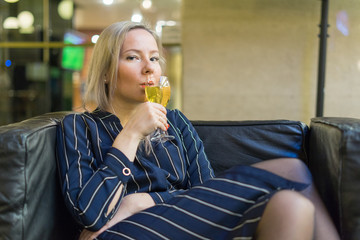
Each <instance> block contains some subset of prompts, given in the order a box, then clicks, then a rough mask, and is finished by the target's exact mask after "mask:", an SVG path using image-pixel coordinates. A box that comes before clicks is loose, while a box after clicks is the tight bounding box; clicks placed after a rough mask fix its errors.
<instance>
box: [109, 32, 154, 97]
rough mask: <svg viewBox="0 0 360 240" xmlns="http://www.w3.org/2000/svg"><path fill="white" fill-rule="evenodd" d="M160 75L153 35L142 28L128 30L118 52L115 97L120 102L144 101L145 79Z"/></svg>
mask: <svg viewBox="0 0 360 240" xmlns="http://www.w3.org/2000/svg"><path fill="white" fill-rule="evenodd" d="M160 75H161V67H160V55H159V48H158V46H157V43H156V41H155V39H154V37H153V36H152V35H151V34H150V33H149V32H148V31H146V30H144V29H133V30H131V31H129V32H128V33H127V35H126V37H125V41H124V43H123V46H122V49H121V52H120V58H119V66H118V80H117V85H116V89H115V96H114V97H115V99H116V100H118V101H121V102H122V103H140V102H145V101H146V96H145V83H146V82H147V79H148V78H149V77H153V78H154V79H159V77H160Z"/></svg>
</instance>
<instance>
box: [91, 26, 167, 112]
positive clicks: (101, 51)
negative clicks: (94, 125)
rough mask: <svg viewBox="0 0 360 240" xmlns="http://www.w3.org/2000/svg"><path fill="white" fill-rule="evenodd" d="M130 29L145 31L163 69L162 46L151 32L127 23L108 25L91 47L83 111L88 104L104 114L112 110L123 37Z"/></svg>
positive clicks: (145, 28)
mask: <svg viewBox="0 0 360 240" xmlns="http://www.w3.org/2000/svg"><path fill="white" fill-rule="evenodd" d="M133 29H144V30H146V31H148V32H149V33H151V35H152V36H153V37H154V38H155V41H156V43H157V45H158V48H159V55H160V64H161V66H162V68H163V67H164V64H165V61H164V58H163V53H162V52H163V51H162V44H161V41H160V38H159V36H158V35H157V34H156V33H155V32H154V31H152V30H151V29H150V28H149V27H147V26H146V25H144V24H142V23H135V22H130V21H124V22H116V23H113V24H111V25H110V26H108V27H107V28H105V29H104V30H103V31H102V33H101V34H100V37H99V39H98V41H97V42H96V44H95V47H94V51H93V54H92V58H91V61H90V66H89V76H88V79H87V83H86V91H85V95H84V106H85V107H86V105H87V104H88V103H94V104H96V105H97V106H98V107H99V108H100V109H101V110H103V111H104V110H106V109H108V108H109V107H110V106H111V105H110V104H111V103H110V102H111V98H112V95H113V91H114V89H115V87H116V82H117V72H118V62H119V56H120V52H121V48H122V45H123V43H124V40H125V37H126V34H127V33H128V32H129V31H131V30H133Z"/></svg>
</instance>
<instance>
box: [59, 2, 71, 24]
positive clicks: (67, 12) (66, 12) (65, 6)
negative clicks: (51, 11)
mask: <svg viewBox="0 0 360 240" xmlns="http://www.w3.org/2000/svg"><path fill="white" fill-rule="evenodd" d="M58 13H59V15H60V17H62V18H63V19H65V20H70V19H71V18H72V16H73V13H74V4H73V2H72V1H71V0H62V1H61V2H60V3H59V5H58Z"/></svg>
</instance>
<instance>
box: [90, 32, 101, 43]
mask: <svg viewBox="0 0 360 240" xmlns="http://www.w3.org/2000/svg"><path fill="white" fill-rule="evenodd" d="M98 39H99V35H97V34H95V35H93V36H92V37H91V42H92V43H96V42H97V40H98Z"/></svg>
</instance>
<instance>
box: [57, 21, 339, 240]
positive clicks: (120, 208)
mask: <svg viewBox="0 0 360 240" xmlns="http://www.w3.org/2000/svg"><path fill="white" fill-rule="evenodd" d="M161 63H162V52H161V44H160V41H159V38H158V37H157V36H156V34H154V33H153V32H152V31H151V30H150V29H148V28H147V27H145V26H144V25H142V24H139V23H132V22H119V23H115V24H113V25H111V26H109V27H108V28H106V29H105V30H104V31H103V32H102V34H101V35H100V38H99V40H98V42H97V43H96V46H95V48H94V53H93V58H92V62H91V64H90V72H89V80H88V85H87V92H86V98H85V100H86V102H90V101H93V102H95V103H96V104H97V106H98V107H97V108H96V110H94V111H93V112H85V113H81V114H71V115H68V116H66V117H65V119H64V120H63V121H62V123H61V126H60V127H59V128H58V134H57V139H58V144H57V145H58V149H57V150H58V151H57V152H58V161H59V169H60V175H61V180H62V187H63V189H62V191H63V195H64V198H65V202H66V205H67V207H68V209H69V210H70V212H71V213H72V215H73V217H74V218H75V219H76V220H77V221H78V223H79V224H80V226H82V228H84V230H83V231H82V232H81V235H80V239H94V238H98V239H252V238H256V239H312V238H313V233H314V237H315V238H316V239H327V240H329V239H339V237H338V235H337V232H336V230H335V228H334V226H333V224H332V222H331V221H330V219H329V216H328V215H327V212H326V210H325V208H324V206H323V205H322V203H321V202H320V200H319V197H318V195H317V194H316V191H315V189H314V188H313V186H312V184H311V176H310V174H309V172H308V170H307V168H306V167H305V166H304V164H302V163H301V162H300V161H299V160H295V159H291V160H290V159H277V160H269V161H265V162H262V163H259V164H255V165H254V166H242V167H241V166H239V167H234V168H232V169H230V170H229V171H227V172H225V173H224V174H222V175H221V176H218V177H216V178H214V173H213V170H212V169H211V166H210V164H209V161H208V160H207V158H206V155H205V152H204V149H203V145H202V142H201V140H200V139H199V136H198V135H197V133H196V131H195V129H194V128H193V127H192V125H191V124H190V122H189V120H188V119H187V118H186V117H185V116H184V115H183V114H182V113H181V112H180V111H178V110H172V111H170V110H167V109H165V108H164V107H162V106H161V105H159V104H156V103H150V102H147V101H146V97H145V91H144V88H145V85H146V83H147V80H148V79H149V78H152V79H159V77H160V75H161V73H162V70H161V65H162V64H161ZM157 128H160V129H162V130H167V131H168V133H169V134H170V135H172V136H174V137H175V139H174V140H171V141H166V142H165V143H163V144H157V145H152V144H151V143H149V142H148V141H147V140H146V139H147V138H146V137H147V136H148V135H149V134H150V133H152V132H153V131H154V130H155V129H157ZM147 144H149V147H150V152H146V151H144V149H145V147H146V145H147ZM264 169H265V170H267V171H265V170H264ZM274 173H275V174H277V175H275V174H274ZM293 190H295V191H293Z"/></svg>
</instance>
